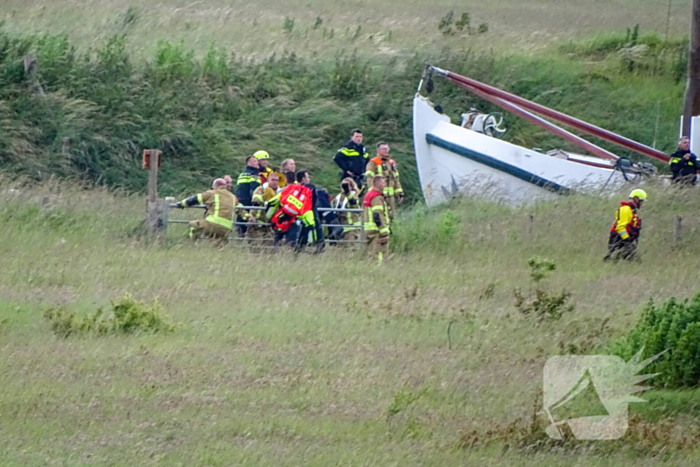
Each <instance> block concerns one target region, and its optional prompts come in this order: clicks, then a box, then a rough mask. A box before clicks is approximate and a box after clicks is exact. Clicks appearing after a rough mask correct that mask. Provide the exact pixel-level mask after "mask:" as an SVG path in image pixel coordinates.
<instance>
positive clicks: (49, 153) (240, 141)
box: [0, 29, 685, 200]
mask: <svg viewBox="0 0 700 467" xmlns="http://www.w3.org/2000/svg"><path fill="white" fill-rule="evenodd" d="M644 37H645V38H646V37H648V36H644ZM643 40H644V41H646V43H650V44H655V45H654V47H649V49H648V50H645V52H644V53H645V54H646V55H645V57H646V58H645V59H644V60H647V61H649V60H651V61H654V60H655V61H656V62H658V63H662V64H665V65H663V66H662V65H658V66H655V67H652V68H649V67H642V66H635V67H633V68H632V69H630V68H629V67H625V66H614V64H615V63H616V62H619V61H620V57H619V49H620V48H622V46H623V45H624V41H621V40H618V42H617V44H618V46H611V45H605V46H604V47H602V46H598V45H595V44H596V43H594V45H585V44H584V45H580V46H573V45H572V46H568V47H565V49H564V50H565V53H563V54H562V53H558V52H552V53H550V54H548V55H545V56H537V57H534V56H527V55H515V56H510V55H497V54H493V53H478V52H473V51H470V50H468V51H466V52H451V51H448V50H445V51H443V52H442V53H440V54H439V55H437V56H433V57H431V61H432V62H433V63H437V64H440V65H441V66H443V67H446V68H450V69H452V70H454V71H457V72H461V73H464V74H467V75H469V76H471V77H473V78H476V79H479V80H482V81H486V82H488V83H491V84H494V85H496V86H499V87H501V88H504V89H507V90H509V91H512V92H514V93H516V94H519V95H522V96H523V97H526V98H530V99H534V100H536V101H538V102H540V103H542V104H545V105H548V106H551V107H554V108H556V109H558V110H562V111H564V112H568V113H570V114H573V115H575V116H577V117H581V118H584V119H587V120H590V121H591V122H592V123H595V124H598V125H601V126H603V127H606V128H609V129H611V130H613V131H617V132H620V133H622V134H624V135H625V136H628V137H631V138H633V139H637V140H639V141H641V142H644V143H647V144H651V143H652V142H653V141H658V142H659V144H658V146H659V147H660V149H665V150H670V149H671V148H672V147H673V139H674V135H675V133H676V131H675V128H674V127H675V125H676V120H677V119H676V113H677V109H679V108H680V101H681V96H682V89H683V86H682V83H680V82H679V79H678V76H677V73H676V70H678V69H680V68H683V67H684V63H685V62H684V60H685V58H684V56H683V54H679V55H678V56H676V55H674V54H676V52H673V53H671V52H670V51H679V50H681V49H682V48H683V43H682V41H681V42H663V41H661V42H660V39H658V38H656V39H654V40H653V41H652V40H651V39H648V38H647V39H643ZM608 43H612V41H610V40H608V41H607V42H605V44H608ZM601 47H602V48H601ZM591 51H594V52H591ZM602 51H606V52H605V53H607V55H605V56H603V57H598V61H597V62H595V63H593V64H590V63H589V64H585V63H584V62H583V61H582V58H583V57H585V59H586V60H588V59H589V57H590V54H591V53H595V54H601V53H603V52H602ZM30 55H33V56H35V57H36V60H37V63H38V74H36V76H34V75H29V74H25V67H24V61H23V59H24V57H26V56H30ZM638 60H639V61H641V60H642V59H641V58H640V59H638ZM674 60H675V61H680V62H679V63H681V65H677V64H675V62H674ZM424 62H425V57H420V56H419V55H415V56H414V57H413V58H410V59H407V60H403V61H398V60H395V59H392V60H391V61H389V62H388V63H382V62H381V61H377V62H375V61H366V60H363V59H362V58H360V57H359V56H357V55H355V54H349V55H339V56H338V57H337V59H336V60H335V61H334V62H324V61H320V62H314V61H310V60H308V59H302V58H300V57H298V56H297V55H295V54H294V53H287V54H284V55H282V56H275V55H272V56H270V57H269V58H267V59H265V60H259V61H251V60H244V59H241V58H237V57H236V55H235V54H233V53H229V52H228V51H226V50H223V49H219V48H217V47H215V46H213V45H212V46H211V47H210V48H209V51H208V52H207V53H206V54H205V55H204V56H203V57H202V58H201V59H197V58H195V56H194V53H193V52H192V51H191V50H190V49H188V48H187V47H186V46H185V45H184V44H183V43H176V44H173V43H170V42H166V41H160V42H159V43H158V45H157V49H156V52H155V55H154V57H153V58H152V59H151V60H147V61H142V60H134V59H132V58H131V57H130V56H129V54H128V53H127V40H126V38H125V36H124V35H117V36H113V37H111V38H110V39H109V40H107V41H106V42H105V43H104V44H101V45H97V46H96V47H94V48H93V49H91V50H90V51H89V52H84V53H83V52H78V51H76V50H75V48H74V47H72V45H71V44H70V42H69V41H68V39H67V38H66V36H51V35H44V36H17V35H13V34H10V33H8V32H7V31H5V30H3V29H0V86H1V88H0V128H1V130H2V131H0V163H1V164H2V167H3V169H4V170H5V171H6V172H8V173H15V174H20V175H23V176H28V177H31V178H33V179H35V180H42V179H45V178H47V177H49V176H51V175H57V176H60V177H70V178H76V179H81V180H85V181H90V182H92V183H95V184H98V185H105V186H109V187H119V188H124V189H128V190H142V189H143V188H144V186H145V177H146V174H145V173H144V171H142V170H141V169H140V160H139V158H140V151H141V149H144V148H149V147H157V148H161V149H162V150H163V152H164V162H165V163H164V167H163V176H162V177H161V180H162V185H161V187H162V188H161V191H162V192H163V193H164V194H180V193H181V192H183V191H186V190H196V189H200V188H201V187H202V186H207V185H208V184H209V183H210V180H211V178H212V177H215V176H221V175H223V174H224V173H231V174H233V175H235V174H236V173H237V172H238V171H239V170H241V169H242V166H243V160H244V159H245V157H247V156H248V155H250V154H252V153H253V152H254V151H255V150H257V149H259V148H265V149H267V150H268V151H269V152H270V153H271V154H272V156H273V162H277V163H279V162H280V161H281V160H282V159H284V158H287V157H293V158H295V159H297V160H298V163H297V165H298V166H299V167H306V168H308V169H311V170H312V171H313V173H314V179H315V181H316V182H317V183H320V184H321V185H328V186H329V188H331V190H333V189H335V185H336V183H337V178H336V177H337V168H335V166H334V164H333V163H332V156H333V154H334V153H335V151H336V150H337V149H338V147H340V145H341V144H342V143H343V142H344V141H345V140H346V138H347V136H348V131H349V130H350V129H351V128H354V127H360V128H363V129H364V131H365V136H366V140H367V143H368V146H369V147H370V151H371V150H372V149H371V148H372V145H373V144H374V142H376V141H378V140H387V141H389V142H391V143H392V146H393V147H394V149H395V159H396V160H397V161H398V162H399V163H400V165H401V166H402V167H403V178H404V183H405V185H406V186H407V188H408V190H407V191H408V193H409V199H410V200H417V199H419V198H420V194H419V192H418V191H419V190H418V184H417V174H416V170H415V164H414V159H413V156H412V146H413V145H412V136H411V98H412V95H413V92H414V88H415V84H416V82H417V80H418V79H419V75H420V72H421V69H422V64H423V63H424ZM433 99H434V100H435V101H436V102H438V103H440V104H442V105H443V107H444V108H445V110H446V111H447V112H448V113H449V114H451V115H453V116H454V117H455V118H458V115H459V114H460V113H461V112H462V111H464V109H467V108H469V107H471V106H477V107H480V108H482V109H484V110H487V111H488V110H491V109H492V107H491V106H490V105H488V104H484V103H483V102H480V101H479V100H478V99H475V98H474V97H473V96H470V95H468V94H466V93H464V92H462V91H461V90H460V89H458V88H456V87H454V86H451V85H449V84H447V83H438V90H437V91H436V93H435V94H434V96H433ZM508 126H509V127H510V131H509V133H508V136H507V137H508V138H509V139H510V140H511V141H513V142H515V143H517V144H522V145H525V146H538V147H544V148H550V147H558V146H561V144H560V142H559V141H558V140H556V139H555V138H553V137H551V136H549V135H547V134H545V133H543V132H542V131H541V130H538V129H536V128H534V127H532V126H529V125H528V124H527V123H524V122H522V121H519V120H515V119H509V120H508ZM603 145H604V146H605V144H603ZM621 154H622V155H627V154H625V152H624V151H622V152H621ZM632 157H633V158H634V156H632Z"/></svg>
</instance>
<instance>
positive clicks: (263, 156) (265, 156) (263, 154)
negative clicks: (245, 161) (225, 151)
mask: <svg viewBox="0 0 700 467" xmlns="http://www.w3.org/2000/svg"><path fill="white" fill-rule="evenodd" d="M249 154H250V153H249ZM253 156H255V158H256V159H258V160H260V159H269V158H270V155H269V154H268V153H267V151H258V152H256V153H255V154H253Z"/></svg>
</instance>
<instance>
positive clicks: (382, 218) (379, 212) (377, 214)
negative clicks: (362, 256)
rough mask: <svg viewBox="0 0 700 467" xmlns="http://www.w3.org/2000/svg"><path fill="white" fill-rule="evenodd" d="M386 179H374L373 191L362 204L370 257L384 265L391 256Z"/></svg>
mask: <svg viewBox="0 0 700 467" xmlns="http://www.w3.org/2000/svg"><path fill="white" fill-rule="evenodd" d="M384 188H386V179H385V178H384V177H383V176H381V175H375V176H374V177H373V178H372V189H371V190H369V191H368V192H367V194H366V195H365V199H364V201H363V203H362V210H363V213H362V220H363V222H364V225H365V232H366V234H367V248H368V250H369V254H370V257H371V258H372V259H373V260H376V261H378V262H379V264H382V262H383V261H384V258H386V257H387V256H388V254H389V235H390V234H391V230H390V228H389V222H390V218H389V208H388V206H387V204H386V201H385V200H384V195H383V194H382V193H384Z"/></svg>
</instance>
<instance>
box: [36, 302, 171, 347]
mask: <svg viewBox="0 0 700 467" xmlns="http://www.w3.org/2000/svg"><path fill="white" fill-rule="evenodd" d="M44 318H46V320H48V321H49V323H50V325H51V330H52V331H53V332H54V334H55V335H56V336H58V337H61V338H64V339H65V338H67V337H69V336H71V335H81V334H95V335H102V336H104V335H116V334H134V333H167V332H172V331H173V330H174V329H175V326H174V325H173V324H172V323H171V322H170V320H169V319H168V318H167V317H165V316H163V314H162V311H161V307H160V305H159V304H158V302H157V301H154V302H153V303H152V304H151V305H146V304H144V303H141V302H138V301H136V300H134V298H133V297H132V296H131V295H130V294H128V293H127V294H125V295H124V296H123V297H121V298H119V299H118V300H114V301H112V302H111V306H110V308H109V310H108V311H107V312H105V311H104V310H103V309H102V308H99V309H98V310H97V311H96V312H95V313H94V314H92V315H88V316H83V317H80V316H78V315H76V313H75V312H73V311H70V310H68V309H66V308H49V309H48V310H46V312H45V313H44Z"/></svg>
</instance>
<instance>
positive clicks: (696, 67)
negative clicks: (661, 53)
mask: <svg viewBox="0 0 700 467" xmlns="http://www.w3.org/2000/svg"><path fill="white" fill-rule="evenodd" d="M696 115H700V0H693V13H692V22H691V25H690V50H689V54H688V81H687V83H686V87H685V105H684V107H683V128H682V134H683V136H690V122H691V118H692V117H694V116H696Z"/></svg>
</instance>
